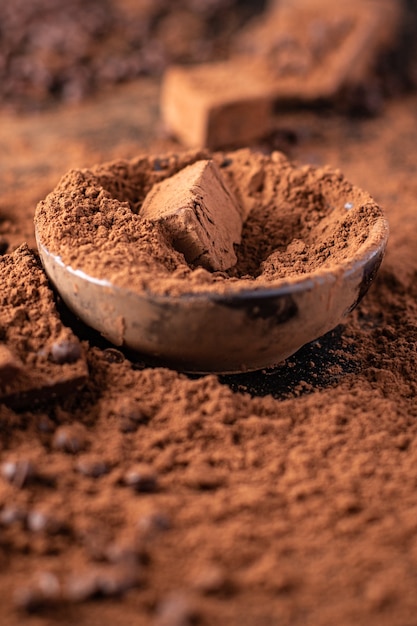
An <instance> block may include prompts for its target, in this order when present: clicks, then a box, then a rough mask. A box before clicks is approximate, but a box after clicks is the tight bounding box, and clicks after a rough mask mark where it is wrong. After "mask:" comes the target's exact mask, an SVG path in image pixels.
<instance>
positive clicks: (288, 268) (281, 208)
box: [35, 150, 381, 295]
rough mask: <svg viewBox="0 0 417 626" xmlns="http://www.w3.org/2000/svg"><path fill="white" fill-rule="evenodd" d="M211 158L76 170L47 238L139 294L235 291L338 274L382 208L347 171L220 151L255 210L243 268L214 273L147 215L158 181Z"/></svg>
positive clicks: (45, 217) (89, 271)
mask: <svg viewBox="0 0 417 626" xmlns="http://www.w3.org/2000/svg"><path fill="white" fill-rule="evenodd" d="M201 155H202V153H201V152H189V153H185V154H180V155H167V156H162V157H159V156H158V157H148V158H146V157H139V158H137V159H135V160H132V161H130V162H115V163H109V164H107V165H103V166H100V167H97V168H94V169H92V170H74V171H71V172H69V173H68V174H67V175H66V176H65V177H64V178H63V179H62V180H61V182H60V183H59V184H58V186H57V187H56V189H55V190H54V191H53V192H52V193H51V194H49V196H48V197H47V198H46V200H45V201H42V202H41V203H40V204H39V205H38V208H37V212H36V217H35V225H36V229H37V233H38V238H39V241H40V242H41V244H42V245H44V246H45V247H46V248H47V249H48V251H49V252H50V253H51V254H53V255H55V256H58V257H60V259H61V261H62V262H63V263H64V264H65V265H67V266H70V267H71V268H72V269H73V270H78V271H82V272H83V273H84V274H86V275H88V276H91V277H92V278H93V279H99V280H106V281H108V282H110V283H111V284H112V285H115V286H118V287H123V288H125V289H126V288H127V289H129V290H132V291H136V292H138V293H140V292H143V291H145V292H150V293H155V294H164V295H179V294H184V293H201V292H213V291H216V292H219V291H222V292H228V291H230V290H231V289H239V288H240V289H242V288H255V289H256V288H261V287H262V286H277V285H282V284H283V283H287V282H288V281H289V280H291V277H295V278H296V279H297V278H298V279H299V277H300V276H301V275H308V274H312V273H314V272H317V271H335V272H337V271H338V269H339V267H340V266H342V265H343V264H347V263H349V262H350V260H351V259H352V261H353V260H354V259H355V257H356V256H357V255H359V251H360V248H361V245H362V244H363V243H364V242H365V241H366V239H367V237H368V236H369V233H370V230H371V227H372V226H373V225H374V224H375V222H376V221H377V219H378V218H380V217H381V211H380V209H379V207H378V206H377V205H376V203H375V202H374V201H373V200H372V198H371V197H370V196H369V195H368V194H367V193H365V192H362V191H360V190H359V189H357V188H355V187H353V186H352V185H351V184H350V183H348V182H347V181H346V180H345V179H344V178H343V176H342V174H341V173H340V172H332V171H331V169H329V168H313V167H311V166H303V167H300V166H296V165H293V164H291V163H290V162H289V161H288V160H287V159H286V158H285V157H284V155H282V154H280V153H273V154H272V155H271V156H270V157H268V156H265V155H261V154H257V153H251V152H250V151H249V150H240V151H237V152H231V153H217V154H216V153H215V154H213V155H212V157H213V159H214V161H215V162H217V164H218V165H219V166H220V169H221V171H222V173H223V175H224V180H225V181H227V183H228V185H229V186H230V188H231V189H232V190H234V192H235V195H236V197H237V198H238V199H239V201H240V204H241V206H242V207H243V210H244V212H245V214H246V220H245V222H244V227H243V232H242V243H241V244H240V245H237V246H236V254H237V259H238V260H237V263H236V264H235V265H234V266H233V268H231V269H230V270H228V271H224V272H220V271H217V272H209V271H207V270H205V269H203V268H200V267H197V268H196V267H193V266H190V265H188V264H187V263H186V260H185V259H184V256H183V255H182V254H181V253H179V252H177V251H176V250H175V249H174V248H173V246H172V244H171V241H170V237H169V235H168V233H167V232H164V228H163V225H162V224H159V223H155V224H153V223H152V222H150V221H149V220H147V219H146V218H142V216H141V211H140V207H141V205H142V203H143V201H144V199H145V197H146V195H147V193H148V192H149V191H150V190H151V189H152V186H153V184H155V183H157V182H159V181H161V180H165V179H167V178H168V177H170V176H172V175H173V174H175V173H176V172H178V171H180V170H182V169H183V168H184V167H186V166H187V165H189V164H191V163H195V162H196V161H198V160H200V159H201Z"/></svg>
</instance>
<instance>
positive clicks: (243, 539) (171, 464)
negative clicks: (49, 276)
mask: <svg viewBox="0 0 417 626" xmlns="http://www.w3.org/2000/svg"><path fill="white" fill-rule="evenodd" d="M96 106H97V104H95V105H94V106H92V107H91V108H90V109H85V111H84V113H85V115H82V116H81V119H82V124H83V127H82V128H80V129H79V130H78V131H76V130H74V131H73V132H74V135H73V137H72V139H71V138H70V137H69V136H66V149H67V153H68V155H70V156H69V157H68V158H71V159H73V160H74V161H75V163H74V165H75V166H76V167H84V166H90V165H92V162H102V161H104V160H105V159H106V158H117V157H118V156H120V157H126V155H128V156H132V154H131V148H132V144H131V143H129V144H128V145H127V144H124V143H123V141H124V139H123V140H120V126H119V125H118V124H117V123H114V124H113V126H112V133H113V137H114V142H113V143H111V142H108V141H107V137H108V136H109V135H105V136H104V135H103V138H102V143H101V144H100V143H99V142H98V140H97V139H96V141H97V142H98V143H97V145H95V146H94V149H93V148H90V149H89V150H90V151H89V150H88V148H87V147H86V146H88V142H87V140H86V138H85V124H86V120H87V119H88V115H90V116H91V118H94V116H95V115H97V113H96V111H97V109H96V108H95V107H96ZM113 106H114V107H115V108H116V107H117V105H116V104H115V101H113ZM131 107H132V108H131V117H132V119H134V120H137V116H138V109H137V105H136V103H135V102H133V103H132V105H131ZM104 108H106V107H104ZM416 110H417V101H416V97H415V96H411V97H409V98H404V99H402V100H399V101H393V102H391V103H389V105H388V107H387V110H386V111H385V113H384V115H383V116H381V117H380V118H376V119H374V120H365V121H360V120H352V119H346V118H337V117H334V116H326V117H324V118H321V117H320V116H317V115H309V114H308V113H304V114H302V115H299V116H298V117H296V118H295V119H294V118H291V117H288V118H285V120H284V119H281V120H280V130H279V132H277V133H276V135H274V137H271V138H270V141H269V143H267V144H263V145H262V146H260V147H262V149H263V150H270V149H272V148H274V147H276V144H278V145H279V146H280V147H282V146H284V148H285V150H286V152H288V153H289V154H290V155H291V156H292V157H294V158H297V160H298V161H300V162H304V163H305V162H309V163H314V164H315V165H316V166H318V167H322V166H323V165H324V164H326V163H330V164H331V165H332V167H336V166H338V167H341V169H342V171H343V172H344V173H345V175H346V177H347V178H348V179H349V180H352V181H354V182H355V184H357V185H358V186H359V187H361V188H363V189H366V190H369V191H370V192H371V193H372V194H373V196H374V197H375V198H376V199H377V201H378V203H381V205H382V206H384V209H385V210H386V213H387V215H388V218H389V221H390V227H391V235H390V244H389V247H388V252H387V255H386V258H385V260H384V263H383V266H382V268H381V271H380V274H379V276H378V278H377V280H376V282H375V284H374V285H373V287H372V288H371V290H370V291H369V293H368V294H367V296H366V297H365V299H364V300H363V301H362V303H361V304H360V305H359V307H358V309H357V310H356V311H355V312H354V313H353V314H352V315H351V316H350V318H349V319H348V320H347V322H346V324H345V325H344V326H343V327H341V328H339V329H337V330H335V331H334V332H332V333H330V334H329V335H328V336H326V337H324V338H321V339H320V340H319V341H317V342H314V343H313V344H311V345H308V346H306V347H305V348H303V349H302V350H301V351H300V352H299V353H298V354H297V355H295V356H294V357H292V358H290V359H288V360H287V362H286V363H284V364H282V365H281V366H280V367H278V368H276V369H274V370H271V371H266V372H258V373H257V374H251V375H245V376H235V377H223V378H221V379H220V380H218V379H217V378H216V377H213V376H205V377H201V378H195V379H191V378H188V377H186V376H184V375H181V374H179V373H177V372H175V371H173V370H169V369H164V368H152V367H150V364H149V363H147V362H146V361H145V360H143V359H141V358H140V357H139V356H138V355H135V356H132V355H127V354H123V353H122V352H120V351H118V350H115V349H114V348H112V347H111V346H110V345H109V344H107V343H106V342H104V340H102V339H101V338H100V337H98V336H97V335H96V334H94V333H93V332H91V331H90V330H89V329H87V328H85V327H84V326H82V325H81V324H80V323H79V322H78V321H77V320H75V319H74V318H73V317H72V316H71V315H70V314H69V312H68V311H67V310H66V309H65V307H63V306H62V304H60V303H59V301H58V306H59V313H60V317H61V322H62V323H64V325H65V326H67V327H70V328H71V329H72V331H73V332H74V333H75V334H76V335H77V336H78V337H79V338H80V339H81V340H83V341H87V342H88V351H87V357H88V365H89V379H88V382H86V384H85V385H84V387H83V389H82V390H80V391H79V392H78V393H73V394H69V395H65V394H61V395H59V396H57V397H56V398H54V399H50V400H49V401H48V402H46V403H44V404H43V405H41V406H39V405H38V406H37V407H29V408H26V409H24V410H13V409H11V408H9V407H7V406H5V405H3V404H2V405H1V408H0V418H1V452H0V455H1V464H2V465H1V478H0V503H1V506H0V524H1V540H0V562H1V564H2V568H1V570H0V582H1V588H2V603H1V606H0V621H1V623H2V624H5V625H7V626H17V625H19V626H20V625H21V624H25V625H26V624H28V625H33V624H36V626H50V624H56V623H61V624H73V623H77V624H80V626H92V625H96V624H97V625H99V624H103V623H109V622H114V623H117V624H121V626H128V625H130V624H139V625H140V626H142V624H143V625H145V624H146V625H148V624H157V625H158V624H159V625H161V624H178V623H184V624H187V622H188V623H193V622H195V623H200V624H203V625H206V624H207V625H211V624H218V623H223V624H228V625H231V626H235V625H236V626H238V625H239V626H241V625H242V624H245V625H248V626H263V625H265V626H266V625H269V624H275V623H280V624H287V625H291V626H293V625H296V626H297V625H298V624H299V625H300V626H301V625H302V626H304V625H305V624H306V623H311V624H315V625H316V624H317V625H318V626H321V625H323V626H330V625H332V626H333V625H334V624H341V625H343V626H344V625H347V626H351V625H352V626H353V625H358V624H359V625H364V626H365V625H366V626H368V625H375V626H376V625H378V626H381V625H382V626H392V624H404V625H407V626H412V625H413V624H414V623H415V613H416V608H417V606H416V605H417V602H416V595H415V586H416V571H417V545H416V510H417V508H416V507H417V497H416V488H415V486H416V480H417V476H416V468H417V463H416V459H417V450H416V428H417V427H416V424H417V422H416V417H417V415H416V405H415V396H416V391H417V389H416V380H417V355H416V341H417V322H416V320H417V305H416V302H417V292H416V276H417V258H416V253H415V243H414V240H415V236H414V233H415V232H416V228H417V214H416V211H415V197H416V193H417V187H416V182H415V180H416V179H415V160H416V145H417V133H416V128H417V125H416ZM123 112H124V115H125V114H126V110H125V109H123ZM101 115H102V116H103V117H102V119H103V121H104V120H107V119H108V118H107V117H106V113H105V112H104V111H103V110H102V112H101ZM50 119H51V118H45V119H44V120H43V121H42V120H39V119H33V120H31V121H30V126H31V127H32V128H34V129H39V128H41V130H42V132H41V136H42V138H43V139H44V138H45V137H47V136H48V132H49V133H56V134H57V135H59V133H58V131H57V130H51V129H50V128H49V130H48V121H49V120H50ZM71 119H72V115H71V113H70V112H68V111H62V112H61V113H60V117H59V120H60V121H61V126H62V128H67V122H68V123H69V122H70V121H71ZM23 122H24V123H23ZM23 122H22V120H20V121H19V123H16V124H14V125H13V122H10V120H8V125H9V126H8V128H10V131H9V133H7V134H6V133H4V134H3V136H2V141H3V145H6V147H7V148H8V150H9V152H3V154H2V155H0V159H1V160H2V162H3V163H4V159H5V157H4V154H8V157H7V158H8V159H9V160H10V164H11V165H10V169H7V168H4V169H3V170H2V171H1V172H0V176H1V183H2V187H1V188H2V191H1V196H0V233H1V235H2V236H3V238H4V245H5V246H7V244H8V245H9V252H12V251H13V249H14V248H16V247H18V245H19V244H20V243H22V242H23V241H24V240H25V238H26V237H27V236H28V235H27V233H29V234H30V233H32V231H33V227H32V218H33V214H34V210H35V206H36V203H37V201H38V200H39V199H40V198H42V197H44V195H45V187H46V184H47V183H48V184H49V187H50V189H53V187H54V186H55V185H56V182H57V180H58V179H59V177H60V176H61V175H62V174H63V170H65V168H63V167H62V161H58V162H57V158H56V157H57V155H56V154H55V152H54V151H51V154H50V155H47V154H45V153H44V152H40V151H39V149H38V148H39V146H38V145H37V144H36V142H35V143H34V142H33V141H27V140H26V141H24V139H25V135H24V134H23V133H24V132H26V131H23V130H22V128H26V129H27V128H28V125H29V121H28V120H23ZM25 124H26V126H25ZM55 139H56V138H55ZM56 145H58V142H57V143H56ZM167 147H168V146H167ZM81 148H82V149H81ZM135 148H137V147H135ZM159 148H160V146H159V144H158V145H157V146H155V147H154V146H150V152H151V153H156V151H157V149H158V150H159ZM171 148H172V146H171ZM100 150H101V152H99V151H100ZM110 151H111V155H110ZM137 151H138V150H136V149H135V152H137ZM40 155H41V156H40ZM12 162H13V164H16V163H17V164H18V165H19V168H16V169H13V168H12ZM35 166H36V172H37V173H36V175H35V174H34V170H35ZM42 168H43V169H42ZM40 172H43V174H40ZM5 199H7V202H6V201H5ZM295 245H298V244H295ZM6 263H10V259H9V257H7V258H6ZM33 271H34V272H35V275H36V272H38V271H39V266H38V264H35V266H34V268H33ZM28 278H29V277H28V276H26V278H25V282H26V279H28ZM6 285H7V282H6ZM10 287H11V286H10V284H9V286H8V288H10ZM47 293H48V291H47V290H45V296H46V299H47V300H49V299H50V297H51V295H52V292H50V293H49V295H46V294H47ZM25 297H26V296H25ZM27 357H28V358H29V351H28V353H27Z"/></svg>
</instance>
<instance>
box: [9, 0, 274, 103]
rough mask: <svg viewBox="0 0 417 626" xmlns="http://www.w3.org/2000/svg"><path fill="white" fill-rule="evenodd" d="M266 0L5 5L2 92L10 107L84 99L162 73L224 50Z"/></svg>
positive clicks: (22, 0) (56, 0) (78, 0)
mask: <svg viewBox="0 0 417 626" xmlns="http://www.w3.org/2000/svg"><path fill="white" fill-rule="evenodd" d="M263 5H264V2H245V3H244V5H243V6H242V5H241V3H239V2H237V0H228V2H227V3H226V6H225V5H224V3H223V2H222V1H221V0H220V1H216V0H215V1H214V2H205V0H180V1H177V2H175V5H173V4H172V2H170V1H169V0H153V1H152V2H150V1H149V0H135V1H132V0H68V1H67V2H65V3H63V2H61V0H32V1H31V2H27V0H15V1H14V2H2V3H1V5H0V100H1V101H2V103H4V104H6V105H7V106H9V107H10V108H15V109H16V108H17V109H37V108H44V107H45V106H47V105H51V104H52V103H54V102H57V101H64V102H76V101H79V100H81V99H83V98H85V97H86V96H89V95H91V94H92V93H94V92H96V91H99V90H102V89H105V88H106V87H107V88H108V87H109V86H112V85H115V84H118V83H121V82H125V81H127V80H132V79H134V78H137V77H138V76H143V75H149V74H150V75H159V74H161V72H162V71H163V70H164V68H165V67H166V66H167V65H168V64H169V63H171V62H173V61H176V62H189V61H191V60H192V61H203V60H209V59H211V58H216V57H218V56H219V55H220V56H222V55H224V54H225V52H226V51H227V49H228V46H229V40H230V35H231V34H232V33H234V32H235V31H236V30H237V28H238V27H239V26H240V25H241V24H242V23H244V22H245V21H247V19H248V18H249V17H250V16H251V15H253V14H255V13H258V12H259V11H260V10H262V8H263Z"/></svg>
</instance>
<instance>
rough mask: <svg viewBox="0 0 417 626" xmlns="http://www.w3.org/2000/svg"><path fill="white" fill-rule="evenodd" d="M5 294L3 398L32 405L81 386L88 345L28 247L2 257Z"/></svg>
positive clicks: (0, 281) (0, 336) (0, 302)
mask: <svg viewBox="0 0 417 626" xmlns="http://www.w3.org/2000/svg"><path fill="white" fill-rule="evenodd" d="M0 292H1V295H0V400H1V401H2V402H5V403H7V404H12V405H13V406H18V405H25V404H32V403H33V402H34V401H36V400H37V399H42V398H44V397H47V396H48V395H51V394H54V393H55V394H56V393H64V391H65V389H67V390H68V391H70V392H74V391H76V390H77V389H78V388H80V387H81V386H82V384H83V382H85V379H86V377H87V375H88V372H87V366H86V362H85V359H84V354H83V352H84V351H83V348H82V346H81V344H80V342H79V341H78V339H77V337H75V336H74V334H73V333H72V331H71V330H70V329H69V328H67V327H65V326H64V325H63V324H62V322H61V320H60V318H59V316H58V313H57V311H56V309H55V304H54V298H53V294H52V292H51V290H50V289H49V287H48V282H47V279H46V276H45V274H44V273H43V271H42V269H41V267H40V264H39V261H38V260H37V259H36V258H35V257H34V256H33V254H32V253H31V252H30V250H29V249H28V247H27V246H25V245H23V246H21V247H20V248H18V250H16V252H14V253H13V254H11V255H5V256H3V257H1V258H0Z"/></svg>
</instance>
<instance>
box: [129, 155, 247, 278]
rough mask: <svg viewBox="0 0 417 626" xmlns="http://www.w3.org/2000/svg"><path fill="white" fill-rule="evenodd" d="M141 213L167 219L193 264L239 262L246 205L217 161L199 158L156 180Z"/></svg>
mask: <svg viewBox="0 0 417 626" xmlns="http://www.w3.org/2000/svg"><path fill="white" fill-rule="evenodd" d="M141 216H142V217H145V218H146V219H149V220H151V221H152V222H158V223H160V224H163V225H164V227H165V229H166V230H167V232H168V234H169V237H170V239H171V241H172V245H173V246H174V248H175V249H176V250H178V251H179V252H182V253H183V255H184V257H185V260H186V261H187V263H189V264H190V265H201V266H203V267H205V268H206V269H209V270H210V269H211V270H226V269H229V268H230V267H232V266H233V265H234V264H235V263H236V254H235V251H234V245H235V244H239V243H240V239H241V233H242V220H243V218H242V210H241V208H240V207H239V205H238V203H237V200H236V198H235V197H234V195H233V194H232V192H231V191H230V189H229V188H228V187H227V185H226V182H225V181H224V180H223V176H222V174H221V171H220V170H219V168H218V167H217V165H216V164H215V163H214V161H209V160H204V161H197V162H196V163H194V164H193V165H189V166H188V167H186V168H184V169H183V170H181V171H180V172H178V173H177V174H175V175H174V176H171V178H166V179H165V180H163V181H162V182H160V183H157V184H156V185H154V186H153V188H152V189H151V191H150V192H149V194H148V195H147V196H146V198H145V201H144V203H143V206H142V209H141Z"/></svg>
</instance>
